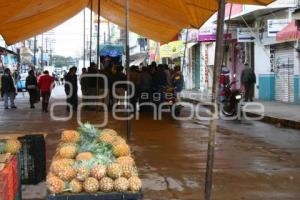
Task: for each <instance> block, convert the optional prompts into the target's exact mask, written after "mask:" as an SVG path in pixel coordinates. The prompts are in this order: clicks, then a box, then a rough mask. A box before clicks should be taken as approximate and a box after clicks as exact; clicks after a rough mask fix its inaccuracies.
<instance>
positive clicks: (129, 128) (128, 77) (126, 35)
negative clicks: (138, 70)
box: [125, 0, 134, 141]
mask: <svg viewBox="0 0 300 200" xmlns="http://www.w3.org/2000/svg"><path fill="white" fill-rule="evenodd" d="M125 4H126V5H125V29H126V33H125V44H126V48H125V55H126V64H125V66H126V70H127V73H126V75H127V82H129V81H130V70H129V62H130V60H129V59H130V55H129V0H126V2H125ZM129 90H130V86H129V85H128V84H127V105H129V103H130V99H129V98H128V93H129ZM133 92H134V91H133ZM129 115H130V112H129V106H127V117H128V118H129ZM130 135H131V120H129V119H127V130H126V136H127V140H128V141H129V140H130Z"/></svg>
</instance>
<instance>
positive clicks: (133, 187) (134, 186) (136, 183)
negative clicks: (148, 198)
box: [128, 176, 142, 192]
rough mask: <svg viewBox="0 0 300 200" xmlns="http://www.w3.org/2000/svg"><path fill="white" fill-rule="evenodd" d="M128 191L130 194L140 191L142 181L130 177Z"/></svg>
mask: <svg viewBox="0 0 300 200" xmlns="http://www.w3.org/2000/svg"><path fill="white" fill-rule="evenodd" d="M128 185H129V187H128V189H129V191H132V192H138V191H140V190H141V189H142V181H141V179H139V178H138V177H136V176H133V177H131V178H130V179H128Z"/></svg>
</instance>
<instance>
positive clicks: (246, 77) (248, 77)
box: [241, 63, 256, 102]
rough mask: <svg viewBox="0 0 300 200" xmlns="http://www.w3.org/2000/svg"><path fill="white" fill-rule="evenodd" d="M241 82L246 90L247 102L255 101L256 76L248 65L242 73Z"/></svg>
mask: <svg viewBox="0 0 300 200" xmlns="http://www.w3.org/2000/svg"><path fill="white" fill-rule="evenodd" d="M241 82H242V84H243V86H244V89H245V102H247V101H249V100H250V102H252V101H253V97H254V85H255V83H256V76H255V73H254V71H253V69H252V68H250V67H249V65H248V64H247V63H246V64H245V68H244V70H243V71H242V75H241Z"/></svg>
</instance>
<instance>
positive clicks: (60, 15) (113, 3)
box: [0, 0, 273, 44]
mask: <svg viewBox="0 0 300 200" xmlns="http://www.w3.org/2000/svg"><path fill="white" fill-rule="evenodd" d="M272 1H273V0H229V1H227V2H229V3H240V4H260V5H267V4H269V3H271V2H272ZM90 2H91V1H90V0H9V1H8V0H5V1H4V0H0V10H1V12H0V34H1V35H2V36H3V37H4V39H5V41H6V43H7V44H13V43H15V42H18V41H22V40H24V39H27V38H30V37H32V36H34V35H37V34H40V33H42V32H45V31H47V30H50V29H52V28H54V27H55V26H57V25H59V24H61V23H62V22H64V21H66V20H67V19H69V18H71V17H72V16H74V15H76V14H77V13H78V12H80V11H81V10H82V9H83V8H84V7H86V6H88V7H89V6H90ZM92 2H93V10H94V11H95V12H97V6H98V5H97V4H98V0H92ZM129 2H130V3H129V4H130V16H129V17H130V23H129V26H130V30H131V31H133V32H136V33H138V34H140V35H143V36H146V37H148V38H151V39H153V40H156V41H163V42H167V41H170V40H171V39H172V38H174V36H175V35H176V34H178V32H179V31H180V30H181V29H183V28H199V27H200V26H201V25H202V24H203V23H204V22H205V21H206V20H207V19H208V18H209V17H210V16H211V15H213V14H214V13H215V12H216V11H217V9H218V1H217V0H129ZM124 3H125V0H101V2H100V7H101V15H102V16H103V17H105V18H107V19H108V20H109V21H112V22H114V23H116V24H118V25H120V26H124V24H125V18H124V16H125V14H124V13H125V12H124V10H125V9H124Z"/></svg>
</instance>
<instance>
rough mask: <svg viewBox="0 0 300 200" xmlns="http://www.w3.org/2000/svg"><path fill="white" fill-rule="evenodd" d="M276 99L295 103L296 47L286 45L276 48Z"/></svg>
mask: <svg viewBox="0 0 300 200" xmlns="http://www.w3.org/2000/svg"><path fill="white" fill-rule="evenodd" d="M275 66H276V68H275V74H276V81H275V94H276V95H275V99H276V100H277V101H282V102H293V101H294V78H293V77H294V45H293V43H286V44H284V45H277V46H276V47H275Z"/></svg>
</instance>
